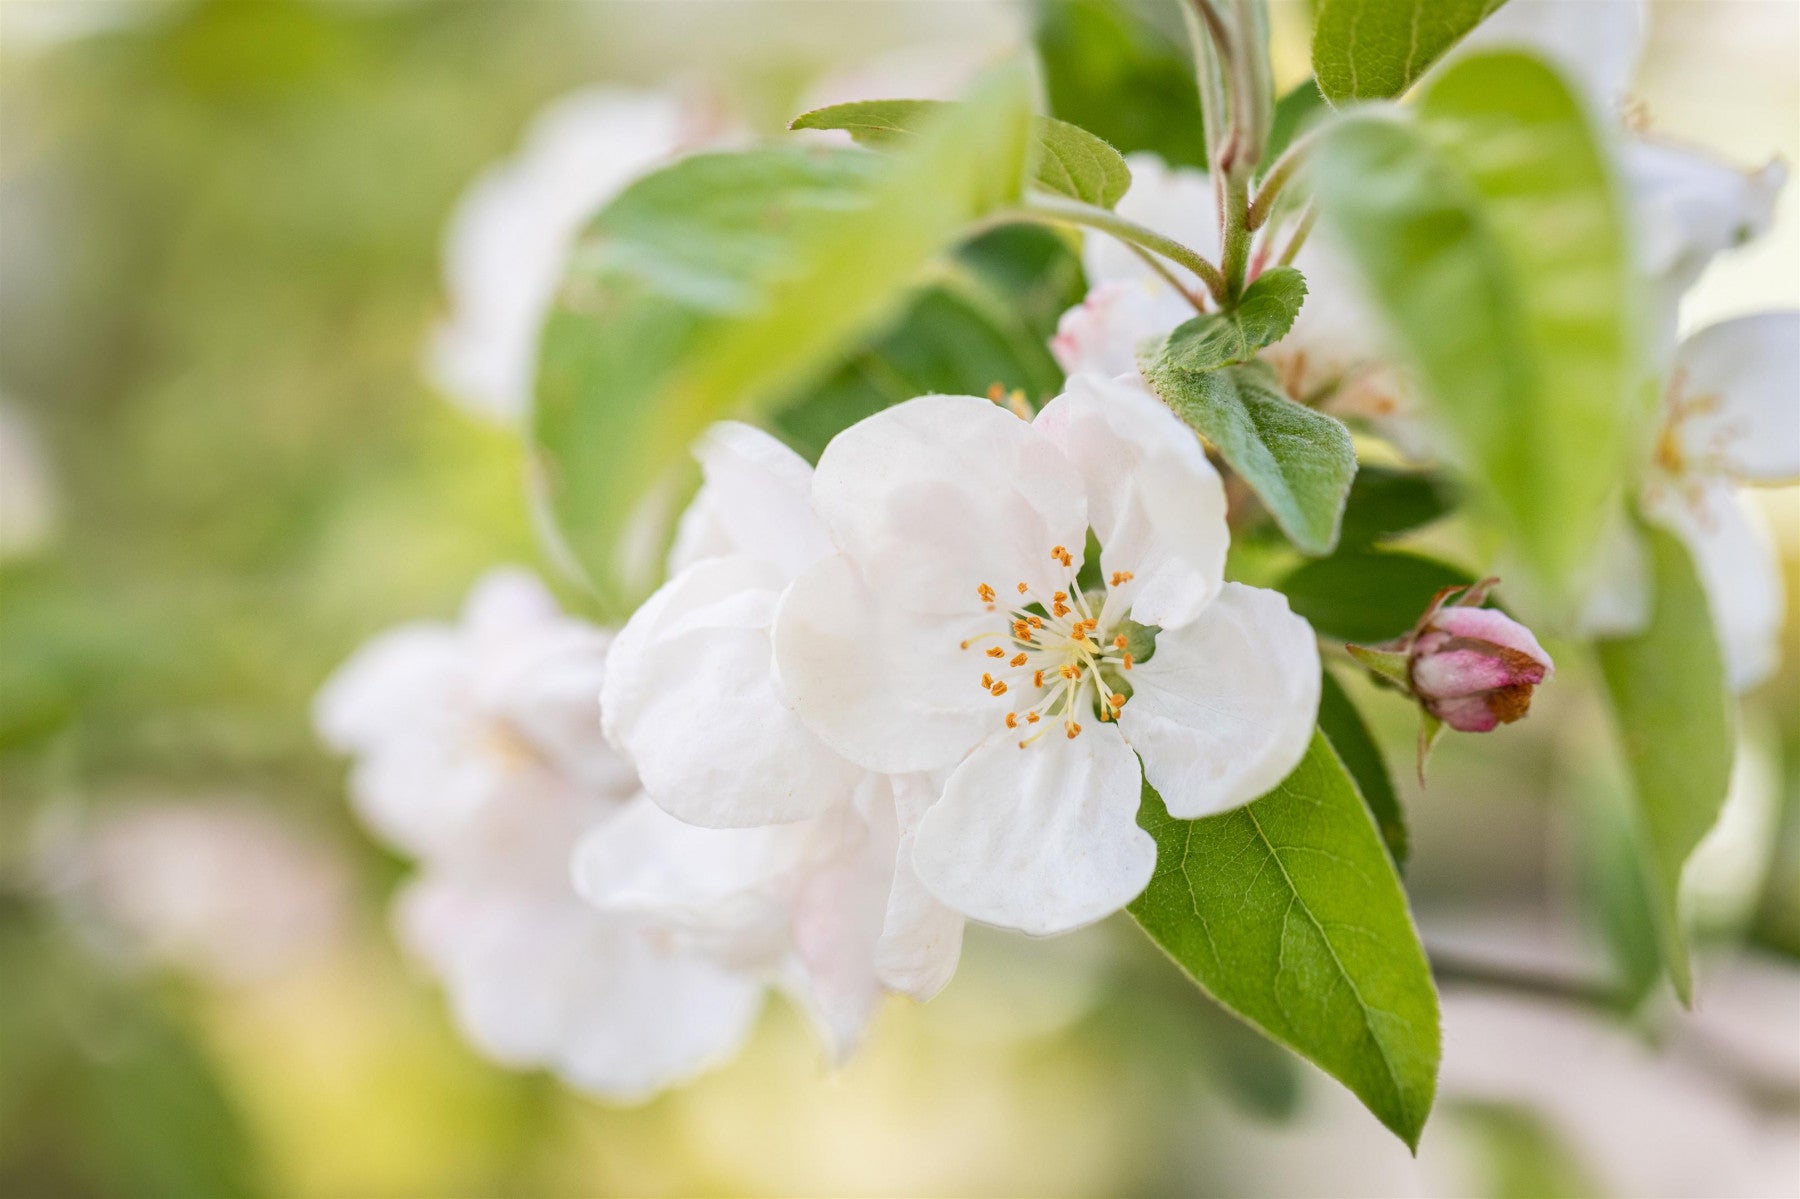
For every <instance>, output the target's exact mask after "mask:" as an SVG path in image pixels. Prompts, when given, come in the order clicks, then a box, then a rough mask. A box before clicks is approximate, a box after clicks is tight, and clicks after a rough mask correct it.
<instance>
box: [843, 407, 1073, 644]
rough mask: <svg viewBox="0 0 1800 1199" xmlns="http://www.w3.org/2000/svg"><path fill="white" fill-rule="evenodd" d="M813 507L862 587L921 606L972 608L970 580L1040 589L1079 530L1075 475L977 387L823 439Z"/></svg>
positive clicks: (891, 411)
mask: <svg viewBox="0 0 1800 1199" xmlns="http://www.w3.org/2000/svg"><path fill="white" fill-rule="evenodd" d="M813 507H814V508H815V510H817V512H818V514H819V517H820V519H821V520H823V521H824V523H825V526H826V528H827V529H828V530H830V533H831V539H832V541H833V542H834V543H835V544H836V545H837V547H838V549H839V550H841V551H842V552H843V553H845V554H846V555H848V556H849V557H850V559H851V560H852V561H853V562H854V563H855V564H856V568H857V571H858V572H859V573H860V574H861V575H862V577H863V579H864V580H866V581H867V582H868V584H869V586H870V587H872V588H874V589H875V590H876V591H877V592H879V593H881V594H882V596H883V598H885V599H887V600H888V601H889V602H891V603H904V604H906V605H907V606H908V607H910V608H912V609H913V610H915V611H919V612H939V613H963V612H970V611H978V610H979V607H978V604H977V600H976V588H977V587H979V586H980V585H981V584H982V583H987V584H990V585H991V586H993V587H995V588H997V589H998V590H1000V591H1003V592H1004V591H1007V590H1008V589H1009V588H1011V587H1012V586H1013V585H1014V584H1015V583H1018V582H1021V581H1023V582H1026V583H1029V584H1031V586H1032V587H1033V588H1034V589H1036V590H1038V592H1039V594H1042V595H1048V594H1049V593H1050V592H1051V591H1053V590H1055V589H1056V588H1057V587H1059V586H1061V585H1062V584H1063V582H1064V581H1065V579H1066V577H1067V576H1066V572H1065V571H1063V569H1062V568H1061V567H1060V566H1059V565H1058V564H1057V563H1056V562H1055V561H1054V560H1053V559H1052V558H1051V556H1050V551H1051V548H1052V547H1054V546H1058V545H1061V546H1065V547H1066V548H1067V549H1068V550H1069V551H1070V552H1071V553H1072V554H1073V555H1074V556H1075V557H1076V558H1077V559H1079V558H1080V556H1081V550H1082V546H1083V544H1084V543H1085V541H1086V536H1087V506H1086V504H1085V503H1083V501H1082V495H1081V486H1080V480H1079V477H1078V476H1077V475H1076V473H1075V470H1074V468H1073V467H1072V466H1071V465H1070V464H1069V461H1068V459H1066V458H1065V457H1064V456H1063V455H1062V453H1061V452H1060V451H1058V450H1057V448H1056V447H1055V446H1054V445H1052V444H1051V443H1050V442H1049V441H1048V440H1047V439H1046V438H1045V437H1044V436H1043V435H1042V434H1041V433H1039V432H1038V431H1037V430H1035V429H1034V428H1032V426H1031V425H1029V424H1027V423H1026V422H1024V421H1022V420H1020V419H1019V418H1018V417H1016V416H1014V415H1012V413H1010V412H1008V411H1007V410H1006V409H1004V408H1001V407H999V406H997V405H995V404H993V403H991V402H989V401H988V400H984V399H979V398H977V397H975V396H923V397H920V398H919V399H916V400H908V401H906V402H905V403H903V404H896V405H895V406H894V407H892V408H888V409H885V410H883V411H881V412H878V413H876V414H875V415H873V416H870V417H867V418H866V419H864V420H861V421H858V422H857V423H856V424H854V425H852V426H850V427H849V428H848V429H845V430H844V431H843V432H842V433H839V434H838V435H837V436H836V437H835V438H833V439H832V441H831V444H830V445H828V446H827V447H826V448H825V453H824V455H823V456H822V457H821V458H820V459H819V467H818V470H816V471H815V472H814V473H813Z"/></svg>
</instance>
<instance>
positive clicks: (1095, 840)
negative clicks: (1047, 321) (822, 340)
mask: <svg viewBox="0 0 1800 1199" xmlns="http://www.w3.org/2000/svg"><path fill="white" fill-rule="evenodd" d="M812 502H813V508H814V511H815V512H816V513H817V514H818V516H819V518H820V519H821V520H822V521H823V523H824V526H825V528H826V530H827V531H828V533H829V534H830V537H831V541H832V543H833V545H834V547H835V548H836V550H837V552H836V553H835V554H832V555H830V556H828V557H825V558H822V559H820V560H819V561H818V562H816V563H814V564H813V565H812V566H811V567H809V568H808V569H807V570H806V571H805V573H803V574H801V575H800V576H799V578H798V579H796V580H795V581H794V582H793V584H792V585H791V586H790V587H789V589H788V591H787V593H786V595H785V596H784V597H783V598H782V600H781V603H780V607H779V610H778V612H777V614H776V617H775V657H776V665H777V675H778V677H779V679H780V681H781V685H782V686H783V688H784V689H785V690H786V691H787V693H788V695H789V698H790V700H791V701H792V703H793V704H794V708H795V711H797V712H798V713H799V714H800V716H801V718H802V719H803V720H804V721H805V722H806V724H807V726H808V727H809V728H811V729H812V730H813V731H814V732H816V733H817V734H818V735H819V736H820V737H821V738H822V739H823V740H824V741H825V742H826V743H827V744H829V745H831V746H832V747H833V748H834V749H836V750H837V751H838V752H840V753H842V754H844V755H845V756H846V757H848V758H850V759H851V760H853V761H855V762H858V763H859V764H861V765H862V766H864V767H867V768H869V769H871V770H882V771H891V772H920V771H923V772H934V771H949V772H950V773H949V775H948V779H947V781H946V783H945V785H944V789H943V795H942V798H941V799H939V800H938V801H937V802H936V803H934V804H933V805H932V806H931V807H930V809H929V810H928V811H927V812H926V813H925V814H924V816H923V817H922V818H921V819H920V821H919V824H918V828H917V830H916V832H915V834H914V838H915V839H914V845H913V854H912V862H913V866H914V868H915V869H916V870H917V871H918V873H919V877H920V878H921V879H922V880H923V882H924V883H925V886H926V887H927V888H928V889H929V890H930V891H931V893H932V894H934V895H936V896H937V898H938V899H939V900H941V901H943V902H944V903H946V904H947V905H949V906H950V907H952V908H955V909H956V910H958V911H960V912H962V913H963V914H964V915H966V916H970V917H973V918H975V919H979V920H983V921H986V922H988V923H991V924H997V925H1001V926H1004V927H1009V928H1016V929H1020V930H1022V931H1025V932H1031V933H1038V934H1049V933H1056V932H1063V931H1067V930H1069V929H1072V928H1076V927H1079V926H1080V925H1083V924H1087V923H1089V922H1091V921H1094V920H1098V919H1099V918H1101V917H1102V916H1105V915H1107V914H1108V913H1110V912H1113V911H1116V910H1117V909H1119V908H1121V907H1123V906H1124V905H1125V904H1126V903H1128V902H1129V901H1130V900H1131V899H1133V898H1135V897H1136V895H1137V894H1138V892H1139V891H1141V890H1142V889H1143V887H1144V884H1145V883H1146V882H1148V881H1149V878H1150V872H1151V869H1152V867H1153V866H1154V865H1155V858H1156V848H1155V844H1154V842H1152V841H1151V839H1150V837H1149V836H1148V834H1146V833H1145V832H1144V831H1143V830H1142V829H1140V828H1139V827H1138V826H1137V820H1136V814H1137V809H1138V802H1139V798H1140V795H1141V786H1140V777H1139V776H1140V771H1139V761H1138V758H1139V755H1141V756H1142V759H1143V767H1142V773H1143V775H1144V776H1145V777H1147V778H1148V779H1149V781H1150V782H1151V784H1152V785H1154V786H1155V787H1156V788H1157V789H1158V790H1159V791H1160V792H1161V793H1162V796H1163V799H1164V801H1165V802H1166V803H1167V804H1168V807H1169V810H1170V811H1171V812H1172V813H1174V814H1176V815H1177V816H1180V817H1183V818H1190V819H1191V818H1193V817H1197V816H1201V815H1205V814H1208V813H1212V812H1218V811H1223V810H1225V809H1228V808H1231V807H1235V806H1237V805H1239V804H1242V803H1247V802H1249V801H1250V800H1252V799H1255V798H1256V797H1257V796H1259V795H1261V794H1263V792H1265V791H1267V790H1268V789H1269V788H1270V787H1272V786H1274V785H1275V784H1276V783H1279V782H1280V781H1281V779H1282V778H1283V777H1285V776H1286V774H1287V773H1288V771H1289V770H1291V769H1292V768H1293V766H1294V765H1295V763H1296V762H1298V760H1299V759H1300V756H1301V754H1302V753H1303V752H1304V751H1305V749H1306V746H1307V743H1308V741H1309V740H1310V738H1311V734H1312V723H1313V715H1314V712H1315V709H1316V707H1317V702H1318V687H1319V662H1318V650H1317V647H1316V645H1315V643H1314V640H1313V635H1312V630H1311V629H1310V628H1309V627H1308V626H1307V624H1306V622H1305V621H1303V620H1301V619H1299V618H1298V617H1296V616H1294V615H1293V614H1292V613H1291V612H1289V611H1288V608H1287V604H1286V602H1285V601H1284V600H1283V599H1282V598H1281V597H1280V596H1279V595H1277V594H1275V593H1274V592H1268V591H1262V590H1259V589H1257V588H1252V587H1244V586H1240V585H1238V584H1234V583H1226V582H1224V579H1223V568H1224V557H1225V550H1226V545H1227V541H1228V534H1227V532H1226V528H1225V519H1224V512H1225V501H1224V494H1223V488H1222V487H1221V485H1220V482H1219V478H1218V475H1217V474H1216V473H1215V472H1214V471H1213V468H1212V466H1211V465H1210V464H1209V463H1208V462H1207V461H1206V456H1205V454H1204V453H1203V452H1202V451H1201V448H1200V444H1199V442H1198V440H1197V439H1196V438H1195V437H1194V436H1193V434H1192V433H1191V432H1189V431H1188V430H1187V428H1186V427H1185V426H1183V425H1182V424H1181V423H1180V422H1179V421H1178V420H1177V419H1176V418H1175V416H1174V415H1173V414H1171V413H1170V412H1169V411H1168V409H1166V408H1165V407H1163V406H1162V405H1161V404H1160V403H1159V402H1157V401H1156V400H1155V399H1154V398H1152V397H1151V396H1150V395H1149V394H1148V393H1147V392H1145V391H1144V390H1142V389H1141V388H1139V387H1135V386H1132V385H1130V384H1128V383H1124V382H1119V381H1113V380H1108V379H1104V378H1102V377H1100V376H1097V375H1077V376H1076V377H1075V378H1074V379H1072V380H1071V381H1070V384H1069V387H1068V390H1067V391H1066V392H1065V393H1064V394H1063V395H1061V396H1059V397H1058V398H1057V399H1055V400H1053V401H1052V402H1051V403H1050V404H1049V405H1048V406H1047V407H1045V409H1044V410H1043V412H1042V413H1041V414H1039V416H1038V418H1037V420H1036V421H1035V422H1033V423H1026V422H1025V421H1022V420H1019V419H1018V418H1017V417H1015V416H1013V415H1012V414H1011V413H1010V412H1008V411H1007V410H1005V409H1002V408H999V407H996V406H995V405H994V404H992V403H990V402H988V401H986V400H982V399H977V398H975V397H972V396H926V397H923V398H920V399H915V400H909V401H907V402H905V403H903V404H899V405H896V406H895V407H893V408H889V409H887V410H885V411H883V412H881V413H878V414H876V415H875V416H872V417H869V418H867V419H865V420H863V421H861V422H859V423H858V424H856V425H853V426H852V427H851V428H849V429H847V430H845V431H844V432H842V433H840V434H838V436H837V437H836V438H835V439H834V440H833V441H832V443H831V444H830V445H829V446H828V447H827V448H826V450H825V454H824V456H823V458H821V460H820V463H819V468H818V470H817V472H816V473H815V475H814V478H813V486H812ZM1090 528H1091V529H1092V531H1093V532H1094V534H1095V536H1096V537H1097V539H1098V541H1099V544H1100V546H1101V559H1100V562H1099V564H1098V565H1099V567H1100V572H1099V579H1098V581H1097V582H1089V583H1087V584H1085V585H1084V584H1083V583H1081V582H1079V581H1078V579H1079V576H1080V574H1081V568H1082V561H1081V555H1082V548H1083V546H1084V545H1085V544H1086V542H1087V534H1088V532H1089V529H1090ZM1149 625H1155V626H1160V632H1159V633H1158V634H1157V636H1156V644H1155V651H1154V656H1152V657H1150V658H1148V660H1146V661H1144V662H1141V663H1137V664H1136V666H1135V669H1134V668H1133V667H1134V663H1133V659H1132V648H1131V647H1132V646H1133V644H1134V643H1133V641H1132V637H1133V636H1134V635H1136V631H1137V630H1139V629H1140V627H1141V626H1149ZM1140 652H1141V648H1140ZM1127 689H1129V690H1130V692H1131V694H1130V696H1129V702H1127V696H1126V694H1125V691H1126V690H1127ZM1009 697H1010V698H1009ZM1200 713H1204V716H1201V715H1200Z"/></svg>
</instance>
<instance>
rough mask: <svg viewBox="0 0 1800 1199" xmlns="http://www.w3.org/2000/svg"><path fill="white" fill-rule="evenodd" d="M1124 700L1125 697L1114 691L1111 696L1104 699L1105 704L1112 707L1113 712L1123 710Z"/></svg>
mask: <svg viewBox="0 0 1800 1199" xmlns="http://www.w3.org/2000/svg"><path fill="white" fill-rule="evenodd" d="M1125 698H1126V697H1125V696H1124V695H1122V694H1120V693H1119V692H1117V691H1115V692H1113V693H1112V694H1111V695H1109V696H1107V697H1106V702H1107V703H1109V704H1111V705H1112V710H1113V711H1115V712H1117V711H1118V710H1119V709H1120V708H1123V707H1124V706H1125ZM1134 719H1135V718H1134Z"/></svg>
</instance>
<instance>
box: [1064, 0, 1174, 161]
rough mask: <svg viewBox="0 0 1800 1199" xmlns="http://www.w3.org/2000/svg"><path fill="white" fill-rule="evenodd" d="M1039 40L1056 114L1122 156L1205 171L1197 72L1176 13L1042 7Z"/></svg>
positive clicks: (1105, 0)
mask: <svg viewBox="0 0 1800 1199" xmlns="http://www.w3.org/2000/svg"><path fill="white" fill-rule="evenodd" d="M1032 8H1033V13H1034V16H1035V22H1034V26H1033V29H1032V37H1033V40H1034V41H1035V42H1036V44H1037V51H1038V58H1039V60H1040V61H1041V62H1042V64H1043V79H1044V94H1045V96H1046V97H1047V98H1048V100H1049V102H1050V111H1051V113H1052V114H1054V115H1055V116H1058V117H1061V118H1062V119H1063V120H1065V121H1072V122H1074V123H1075V124H1077V125H1080V126H1081V127H1082V128H1083V129H1091V130H1092V131H1093V132H1094V133H1095V134H1096V135H1097V136H1099V137H1102V138H1104V139H1105V140H1106V141H1107V143H1108V144H1109V145H1112V146H1116V147H1117V148H1118V149H1119V151H1120V153H1123V154H1133V153H1137V152H1138V151H1146V150H1147V151H1149V152H1151V153H1153V154H1156V155H1158V156H1159V157H1161V158H1162V159H1163V161H1165V162H1167V163H1169V164H1170V165H1173V166H1190V167H1200V168H1202V169H1204V168H1205V166H1206V135H1205V132H1204V131H1203V129H1202V127H1201V123H1200V95H1199V91H1198V89H1197V88H1196V87H1195V86H1194V65H1193V63H1192V61H1190V59H1189V58H1188V54H1187V50H1186V42H1185V35H1184V34H1183V32H1182V28H1181V20H1180V17H1179V15H1178V14H1177V12H1176V11H1175V6H1174V5H1170V4H1148V3H1142V2H1141V0H1140V2H1137V3H1132V2H1129V0H1038V3H1036V4H1034V5H1033V6H1032Z"/></svg>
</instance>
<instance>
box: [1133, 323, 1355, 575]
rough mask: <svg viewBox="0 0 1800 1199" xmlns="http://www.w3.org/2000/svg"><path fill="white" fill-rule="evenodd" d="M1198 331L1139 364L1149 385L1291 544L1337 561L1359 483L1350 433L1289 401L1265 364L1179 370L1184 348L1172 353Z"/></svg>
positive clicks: (1179, 331)
mask: <svg viewBox="0 0 1800 1199" xmlns="http://www.w3.org/2000/svg"><path fill="white" fill-rule="evenodd" d="M1195 323H1196V322H1193V321H1190V322H1188V323H1187V324H1185V325H1182V326H1181V327H1180V328H1178V329H1176V330H1175V332H1174V333H1171V334H1170V335H1169V338H1168V340H1167V341H1166V342H1165V343H1164V344H1163V346H1161V347H1152V349H1151V351H1150V352H1149V353H1148V354H1147V355H1146V356H1144V357H1142V358H1140V360H1139V361H1140V363H1141V364H1142V367H1143V371H1144V377H1145V378H1146V379H1147V380H1149V382H1150V385H1151V387H1153V388H1154V389H1155V390H1156V394H1157V395H1159V396H1161V397H1162V399H1163V402H1164V403H1166V404H1168V405H1169V407H1170V408H1172V409H1174V410H1175V414H1176V415H1177V416H1179V417H1181V419H1182V420H1184V421H1186V422H1187V423H1188V424H1189V425H1191V426H1192V427H1193V428H1194V430H1195V431H1196V432H1197V433H1199V434H1200V435H1201V436H1202V437H1204V438H1206V440H1207V441H1209V442H1211V443H1212V444H1213V446H1214V447H1216V448H1217V449H1218V451H1219V453H1220V454H1221V455H1223V456H1224V458H1225V461H1226V462H1228V463H1230V465H1231V469H1233V470H1235V471H1237V473H1238V474H1240V475H1242V476H1243V477H1244V480H1245V481H1246V482H1247V483H1249V484H1250V486H1251V488H1252V489H1253V490H1255V492H1256V495H1257V498H1259V499H1260V500H1262V502H1263V505H1264V506H1265V507H1267V508H1268V510H1269V512H1270V514H1271V515H1273V516H1274V517H1275V523H1276V524H1278V525H1280V526H1281V531H1282V532H1283V533H1286V534H1287V536H1288V540H1290V541H1292V542H1293V543H1294V544H1295V545H1296V546H1298V547H1299V548H1300V550H1301V551H1302V552H1303V553H1307V554H1328V553H1330V552H1331V550H1332V547H1333V546H1335V545H1336V544H1337V540H1338V522H1339V520H1340V519H1341V518H1342V516H1343V513H1344V501H1345V500H1346V499H1347V498H1348V496H1349V494H1350V481H1351V479H1353V478H1354V477H1355V476H1356V450H1355V449H1354V448H1353V447H1352V445H1351V443H1350V431H1349V430H1348V429H1346V428H1344V426H1343V424H1342V423H1341V422H1339V421H1337V420H1335V419H1334V418H1332V417H1329V416H1326V415H1324V414H1323V413H1320V412H1314V411H1313V410H1312V409H1311V408H1305V407H1302V406H1301V405H1299V404H1296V403H1294V401H1292V400H1290V399H1288V398H1287V396H1286V395H1284V394H1282V391H1281V385H1280V383H1279V381H1278V380H1277V379H1276V378H1275V372H1274V371H1272V370H1270V369H1269V368H1268V367H1267V366H1266V365H1264V364H1263V363H1260V362H1247V363H1243V364H1241V365H1238V366H1228V367H1226V368H1224V369H1223V370H1208V371H1192V370H1188V369H1186V368H1185V367H1183V366H1181V365H1179V363H1178V361H1176V360H1173V359H1174V358H1175V357H1176V356H1178V355H1179V353H1180V350H1181V347H1179V346H1176V347H1175V355H1171V354H1170V353H1169V349H1170V346H1171V344H1172V343H1176V342H1177V341H1178V340H1179V339H1183V338H1184V336H1185V335H1184V334H1183V330H1192V329H1193V327H1194V325H1195Z"/></svg>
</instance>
